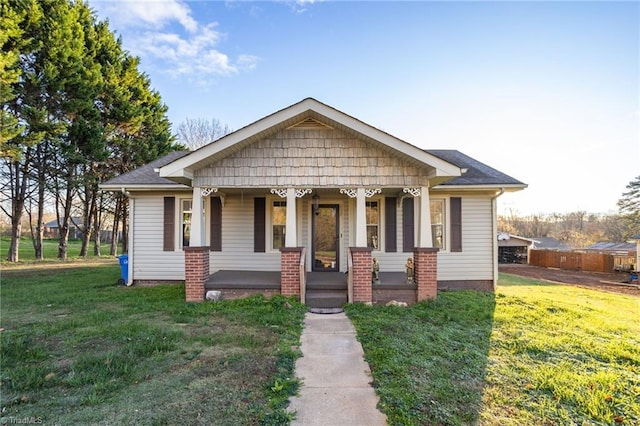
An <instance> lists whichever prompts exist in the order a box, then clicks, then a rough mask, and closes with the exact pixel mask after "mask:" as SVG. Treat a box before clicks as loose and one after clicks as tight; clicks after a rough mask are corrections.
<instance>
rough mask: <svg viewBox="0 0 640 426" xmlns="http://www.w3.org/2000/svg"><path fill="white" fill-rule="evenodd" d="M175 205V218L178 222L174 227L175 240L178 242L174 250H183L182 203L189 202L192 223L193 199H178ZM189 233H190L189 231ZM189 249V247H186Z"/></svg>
mask: <svg viewBox="0 0 640 426" xmlns="http://www.w3.org/2000/svg"><path fill="white" fill-rule="evenodd" d="M177 201H178V202H177V203H176V209H177V211H176V216H177V218H178V220H177V221H176V224H177V225H178V226H176V236H175V237H176V240H175V241H177V242H178V244H177V249H176V250H184V248H185V246H184V244H183V242H184V236H183V232H182V231H183V214H184V210H183V203H184V202H185V201H190V202H191V221H193V197H180V198H178V199H177ZM189 232H191V231H189ZM189 243H191V236H189ZM186 247H189V246H186Z"/></svg>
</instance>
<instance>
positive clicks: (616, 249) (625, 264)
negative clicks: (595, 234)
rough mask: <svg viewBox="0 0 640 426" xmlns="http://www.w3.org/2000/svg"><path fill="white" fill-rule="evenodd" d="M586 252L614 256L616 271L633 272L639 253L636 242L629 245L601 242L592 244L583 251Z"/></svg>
mask: <svg viewBox="0 0 640 426" xmlns="http://www.w3.org/2000/svg"><path fill="white" fill-rule="evenodd" d="M581 250H583V251H586V252H595V253H605V254H610V255H612V256H613V262H614V266H613V268H614V270H616V271H625V272H626V271H633V270H635V269H637V268H636V265H637V264H638V263H637V253H636V242H628V243H610V242H599V243H595V244H591V245H590V246H587V247H585V248H583V249H581Z"/></svg>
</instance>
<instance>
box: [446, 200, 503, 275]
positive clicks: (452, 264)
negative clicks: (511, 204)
mask: <svg viewBox="0 0 640 426" xmlns="http://www.w3.org/2000/svg"><path fill="white" fill-rule="evenodd" d="M492 233H493V226H492V212H491V198H490V197H489V196H480V195H478V196H463V197H462V251H461V252H457V253H451V252H442V253H438V280H442V281H450V280H493V240H494V239H495V236H494V235H493V234H492Z"/></svg>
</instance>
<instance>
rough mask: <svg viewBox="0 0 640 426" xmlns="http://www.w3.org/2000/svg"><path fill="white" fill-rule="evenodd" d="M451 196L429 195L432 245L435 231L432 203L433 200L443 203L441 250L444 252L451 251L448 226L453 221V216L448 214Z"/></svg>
mask: <svg viewBox="0 0 640 426" xmlns="http://www.w3.org/2000/svg"><path fill="white" fill-rule="evenodd" d="M449 198H450V197H429V222H430V223H431V245H433V241H434V239H435V238H434V233H433V226H434V225H433V218H432V217H431V203H432V202H440V203H442V247H439V250H440V251H442V252H449V247H450V242H449V232H448V229H447V227H448V226H449V223H450V222H451V218H450V217H449V216H448V214H449Z"/></svg>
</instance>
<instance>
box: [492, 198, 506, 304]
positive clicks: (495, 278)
mask: <svg viewBox="0 0 640 426" xmlns="http://www.w3.org/2000/svg"><path fill="white" fill-rule="evenodd" d="M504 192H505V189H504V187H503V188H500V191H499V192H498V193H497V194H496V195H494V196H493V197H491V211H492V216H493V217H492V218H491V227H492V228H493V229H492V230H491V231H492V232H491V238H492V239H493V244H492V245H493V291H494V292H495V291H496V286H497V285H498V238H497V237H496V236H497V235H498V208H497V203H496V200H497V199H498V197H499V196H501V195H502V194H504Z"/></svg>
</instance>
